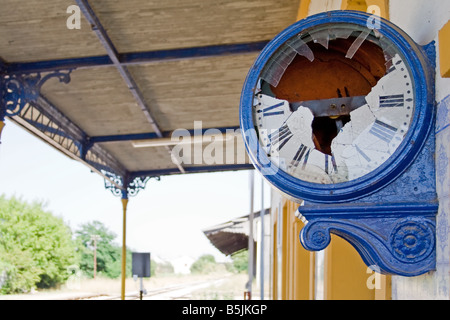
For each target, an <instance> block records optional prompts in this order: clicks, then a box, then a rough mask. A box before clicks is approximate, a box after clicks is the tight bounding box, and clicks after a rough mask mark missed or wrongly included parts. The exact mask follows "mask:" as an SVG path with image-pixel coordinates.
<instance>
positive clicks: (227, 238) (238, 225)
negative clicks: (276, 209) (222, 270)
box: [203, 209, 270, 256]
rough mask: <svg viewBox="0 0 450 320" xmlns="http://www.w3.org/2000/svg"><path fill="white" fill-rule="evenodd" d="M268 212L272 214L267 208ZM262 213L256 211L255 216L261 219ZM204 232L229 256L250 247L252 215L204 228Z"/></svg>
mask: <svg viewBox="0 0 450 320" xmlns="http://www.w3.org/2000/svg"><path fill="white" fill-rule="evenodd" d="M268 214H270V210H269V209H265V211H264V215H265V216H267V215H268ZM260 215H261V211H258V212H255V213H254V216H253V218H254V219H255V220H259V219H260ZM203 233H204V234H205V236H206V237H207V238H208V239H209V241H211V243H212V244H213V245H214V246H215V247H216V248H217V249H218V250H219V251H220V252H222V253H223V254H225V255H227V256H228V255H230V254H233V253H236V252H238V251H240V250H243V249H247V248H248V237H249V234H250V216H249V215H247V216H243V217H239V218H235V219H233V220H231V221H227V222H224V223H221V224H218V225H215V226H212V227H210V228H207V229H204V230H203Z"/></svg>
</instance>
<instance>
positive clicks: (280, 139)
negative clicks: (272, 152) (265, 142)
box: [269, 124, 293, 151]
mask: <svg viewBox="0 0 450 320" xmlns="http://www.w3.org/2000/svg"><path fill="white" fill-rule="evenodd" d="M292 137H293V134H292V132H291V130H290V129H289V127H288V125H287V124H285V125H283V126H282V127H281V128H280V129H278V130H277V131H276V132H274V133H272V134H270V135H269V140H270V142H271V144H272V145H273V146H275V145H277V144H278V148H277V150H278V151H280V150H281V149H282V148H283V147H284V146H285V145H286V143H288V142H289V140H291V138H292Z"/></svg>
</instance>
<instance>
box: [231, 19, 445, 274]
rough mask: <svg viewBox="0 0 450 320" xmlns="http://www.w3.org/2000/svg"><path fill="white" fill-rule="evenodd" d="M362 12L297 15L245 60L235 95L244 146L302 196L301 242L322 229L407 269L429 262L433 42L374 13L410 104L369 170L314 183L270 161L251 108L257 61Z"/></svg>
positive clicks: (375, 260) (395, 269)
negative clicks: (392, 142)
mask: <svg viewBox="0 0 450 320" xmlns="http://www.w3.org/2000/svg"><path fill="white" fill-rule="evenodd" d="M370 17H371V16H370V15H368V14H366V13H362V12H356V11H332V12H326V13H322V14H318V15H314V16H311V17H309V18H307V19H304V20H301V21H298V22H297V23H295V24H293V25H292V26H290V27H288V28H287V29H285V30H284V31H282V32H281V33H280V34H279V35H277V36H276V37H275V38H274V39H273V40H272V41H271V42H270V43H269V44H268V45H267V46H266V47H265V48H264V50H263V51H262V52H261V54H260V55H259V57H258V58H257V59H256V61H255V62H254V64H253V66H252V67H251V69H250V71H249V74H248V76H247V79H246V81H245V83H244V87H243V90H242V95H241V102H240V121H241V130H242V132H243V136H244V140H245V142H246V148H247V152H248V154H249V156H250V158H251V160H252V162H253V164H254V166H255V168H256V169H257V170H258V171H260V172H261V173H262V175H263V176H264V177H265V179H266V180H267V181H268V182H269V183H270V184H271V185H272V186H274V187H275V188H276V189H278V190H279V191H281V192H282V193H283V194H285V195H286V196H287V197H289V198H291V199H293V200H294V201H302V202H303V203H302V206H301V207H300V208H299V212H300V214H301V215H302V216H303V217H305V219H306V220H307V224H306V227H305V228H304V229H303V230H302V232H301V235H300V239H301V242H302V244H303V246H304V247H305V248H307V249H309V250H314V251H315V250H322V249H324V248H326V246H327V245H328V244H329V241H330V233H334V234H337V235H339V236H341V237H343V238H344V239H346V240H348V241H349V242H350V243H351V244H352V245H353V246H354V247H355V248H356V250H357V251H358V252H359V253H360V254H361V256H362V258H363V260H364V261H365V262H366V264H367V265H368V266H375V267H376V268H377V270H379V271H380V272H382V273H388V274H398V275H404V276H415V275H419V274H423V273H424V272H427V271H430V270H433V269H434V267H435V250H434V248H435V241H434V239H435V216H436V213H437V209H438V204H437V196H436V191H435V189H436V188H435V164H434V148H435V146H434V130H433V129H434V113H435V93H434V91H435V90H434V70H435V47H434V43H431V44H429V45H427V46H424V47H422V46H419V45H418V44H416V43H415V42H414V41H413V40H412V39H411V38H410V37H409V36H408V35H407V34H406V33H405V32H404V31H402V30H401V29H400V28H398V27H397V26H395V25H394V24H393V23H391V22H389V21H387V20H384V19H380V24H379V27H380V28H379V29H378V28H377V30H376V32H378V33H380V34H381V35H382V36H383V37H386V38H387V39H389V40H390V41H391V42H392V43H393V44H394V45H395V47H396V49H397V50H398V51H399V52H401V54H402V55H403V56H404V58H405V64H408V65H409V66H410V69H411V70H410V72H411V75H412V78H413V81H414V83H415V86H414V90H415V92H414V94H415V101H416V103H415V106H414V107H415V112H414V116H413V119H412V120H411V124H410V128H409V131H408V132H407V134H406V136H405V139H404V140H403V141H402V143H401V144H400V146H399V147H398V149H397V150H396V151H395V152H394V153H393V154H392V156H390V157H389V159H388V160H387V161H386V162H385V163H383V164H382V165H381V166H380V167H378V168H377V169H376V170H374V171H372V172H370V173H368V174H366V175H364V176H362V177H360V178H358V179H355V180H353V181H348V182H342V183H336V184H318V183H311V182H307V181H302V180H300V179H297V178H295V177H293V176H291V175H289V174H288V173H286V172H285V171H283V170H276V169H275V170H274V169H272V168H271V161H270V159H269V158H268V157H267V154H266V153H265V152H264V151H263V150H262V148H261V146H260V144H259V141H258V136H257V133H256V131H255V123H254V120H253V115H252V107H253V98H254V94H255V88H256V84H257V81H258V79H259V77H260V75H261V72H262V71H263V69H264V67H265V65H266V64H267V63H268V61H269V59H270V58H271V57H272V56H273V54H274V53H275V52H276V51H277V50H278V49H279V48H280V46H282V45H283V44H284V43H285V42H286V41H288V40H289V39H291V38H292V37H293V36H295V35H297V34H299V33H301V32H302V31H304V30H306V29H309V30H310V29H313V28H316V27H319V26H322V25H325V24H326V25H329V28H333V25H334V24H335V25H337V24H342V23H346V24H354V25H358V26H362V27H364V26H367V22H368V19H370Z"/></svg>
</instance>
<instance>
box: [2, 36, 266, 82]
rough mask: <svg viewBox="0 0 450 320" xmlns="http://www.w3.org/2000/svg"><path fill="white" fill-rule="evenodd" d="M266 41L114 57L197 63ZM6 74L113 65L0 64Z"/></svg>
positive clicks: (96, 61)
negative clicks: (5, 70) (188, 60)
mask: <svg viewBox="0 0 450 320" xmlns="http://www.w3.org/2000/svg"><path fill="white" fill-rule="evenodd" d="M267 43H268V41H259V42H249V43H233V44H223V45H212V46H203V47H192V48H183V49H168V50H157V51H144V52H132V53H122V54H118V61H119V63H120V64H121V65H123V66H130V65H142V64H148V63H158V62H164V61H173V60H186V59H198V58H208V57H220V56H229V55H236V54H246V53H258V52H260V51H261V50H262V49H263V48H264V47H265V46H266V45H267ZM4 65H5V68H6V69H7V71H8V73H9V74H12V73H32V72H48V71H55V70H62V69H88V68H100V67H110V66H114V63H113V61H112V60H111V58H110V57H109V56H107V55H105V56H93V57H81V58H70V59H58V60H47V61H35V62H17V63H15V62H12V63H4Z"/></svg>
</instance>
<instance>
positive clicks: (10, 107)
mask: <svg viewBox="0 0 450 320" xmlns="http://www.w3.org/2000/svg"><path fill="white" fill-rule="evenodd" d="M71 72H72V69H70V70H66V71H54V72H51V73H47V74H46V75H44V76H42V75H41V73H39V72H38V73H33V74H11V75H10V74H2V75H1V76H0V90H1V105H0V120H3V119H4V117H5V116H9V117H12V116H16V115H18V114H20V112H21V111H22V109H23V108H24V107H25V105H26V104H27V103H29V102H32V101H36V99H37V98H38V97H39V95H40V92H41V88H42V85H43V84H44V83H45V82H46V81H47V80H49V79H50V78H57V79H58V80H59V81H60V82H62V83H66V84H67V83H69V82H70V73H71Z"/></svg>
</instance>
